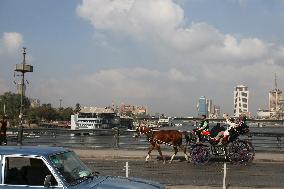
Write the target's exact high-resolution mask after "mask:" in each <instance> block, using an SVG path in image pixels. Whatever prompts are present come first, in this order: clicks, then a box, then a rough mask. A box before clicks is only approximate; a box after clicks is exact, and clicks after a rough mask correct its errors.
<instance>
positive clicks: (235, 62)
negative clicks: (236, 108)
mask: <svg viewBox="0 0 284 189" xmlns="http://www.w3.org/2000/svg"><path fill="white" fill-rule="evenodd" d="M283 23H284V1H283V0H269V1H267V0H115V1H113V0H81V1H78V0H61V1H58V0H49V1H38V0H25V1H19V0H2V1H0V68H1V69H0V94H3V93H4V92H7V91H11V92H16V86H15V85H14V83H13V81H14V80H16V79H17V78H14V73H13V69H14V66H15V64H18V63H21V61H22V47H23V46H24V47H26V48H27V56H28V57H27V60H28V61H27V62H28V64H31V65H33V66H34V72H33V73H28V74H26V76H27V77H26V78H27V80H28V81H29V84H28V86H27V91H26V94H27V96H28V97H30V98H38V99H40V100H41V103H52V105H53V106H54V107H59V104H60V99H62V106H63V107H67V106H72V107H75V104H76V103H80V104H81V105H82V106H98V107H104V106H108V105H111V104H113V103H114V104H117V105H120V104H121V103H124V104H133V105H138V106H139V105H144V106H146V107H147V108H148V109H149V110H150V113H155V112H160V113H165V114H166V115H171V116H190V115H197V109H196V105H197V103H198V100H199V97H200V96H206V98H210V99H212V101H213V103H214V104H215V105H219V106H220V108H221V112H227V113H229V114H233V90H234V87H235V86H237V85H239V84H242V85H245V86H247V87H248V89H249V92H250V99H249V111H250V112H251V113H252V114H253V115H255V114H256V111H257V109H258V108H262V109H268V92H269V91H270V90H271V89H273V88H274V75H275V73H277V77H278V88H279V89H281V90H283V89H284V82H283V81H284V25H283Z"/></svg>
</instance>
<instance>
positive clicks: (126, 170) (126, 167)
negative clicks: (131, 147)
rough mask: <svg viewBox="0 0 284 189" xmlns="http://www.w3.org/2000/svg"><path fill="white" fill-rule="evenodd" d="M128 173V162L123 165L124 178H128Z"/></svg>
mask: <svg viewBox="0 0 284 189" xmlns="http://www.w3.org/2000/svg"><path fill="white" fill-rule="evenodd" d="M128 172H129V165H128V161H127V162H126V164H125V177H126V178H128Z"/></svg>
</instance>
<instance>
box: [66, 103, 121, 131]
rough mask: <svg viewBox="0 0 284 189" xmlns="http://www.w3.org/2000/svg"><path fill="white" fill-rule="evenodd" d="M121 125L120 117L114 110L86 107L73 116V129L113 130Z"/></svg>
mask: <svg viewBox="0 0 284 189" xmlns="http://www.w3.org/2000/svg"><path fill="white" fill-rule="evenodd" d="M118 125H119V117H118V116H117V115H116V113H115V112H114V110H113V109H110V108H98V107H84V108H82V109H81V110H80V111H79V112H78V113H77V114H74V115H71V129H72V130H77V129H111V128H113V127H117V126H118Z"/></svg>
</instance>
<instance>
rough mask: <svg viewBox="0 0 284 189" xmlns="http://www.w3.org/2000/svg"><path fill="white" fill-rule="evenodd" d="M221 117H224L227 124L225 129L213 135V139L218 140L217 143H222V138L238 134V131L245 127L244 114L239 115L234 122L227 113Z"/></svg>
mask: <svg viewBox="0 0 284 189" xmlns="http://www.w3.org/2000/svg"><path fill="white" fill-rule="evenodd" d="M223 117H224V118H225V122H226V123H227V124H228V125H229V126H228V127H227V129H226V130H225V131H220V132H219V133H218V135H217V136H216V137H215V140H214V141H216V142H218V145H221V144H222V143H223V140H224V139H228V137H229V136H231V135H234V136H235V135H238V133H240V132H241V130H242V129H243V128H246V127H247V125H246V123H245V121H246V116H245V115H240V117H239V118H238V119H237V121H236V122H234V120H232V119H231V118H230V117H229V115H228V114H223ZM236 132H238V133H236Z"/></svg>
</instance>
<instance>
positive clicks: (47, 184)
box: [43, 175, 51, 188]
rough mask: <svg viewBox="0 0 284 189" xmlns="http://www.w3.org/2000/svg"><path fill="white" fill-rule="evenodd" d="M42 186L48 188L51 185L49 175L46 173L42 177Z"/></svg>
mask: <svg viewBox="0 0 284 189" xmlns="http://www.w3.org/2000/svg"><path fill="white" fill-rule="evenodd" d="M43 185H44V187H47V188H49V187H50V186H51V175H46V176H45V179H44V184H43Z"/></svg>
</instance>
